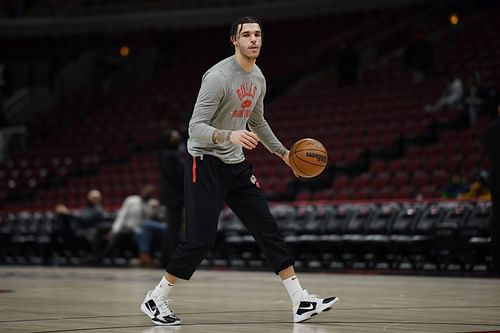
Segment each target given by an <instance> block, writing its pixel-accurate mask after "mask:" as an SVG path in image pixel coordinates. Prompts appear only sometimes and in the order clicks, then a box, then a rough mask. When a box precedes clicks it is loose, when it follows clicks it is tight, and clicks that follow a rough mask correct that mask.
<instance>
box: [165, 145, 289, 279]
mask: <svg viewBox="0 0 500 333" xmlns="http://www.w3.org/2000/svg"><path fill="white" fill-rule="evenodd" d="M252 169H253V168H252V166H251V165H250V164H249V163H248V162H247V161H246V160H245V161H243V162H241V163H237V164H226V163H223V162H222V161H221V160H219V159H218V158H216V157H213V156H209V155H204V156H202V157H196V158H193V159H192V164H191V163H186V170H185V172H184V198H185V207H186V239H185V241H184V242H183V243H182V244H180V245H179V246H177V248H176V250H175V252H174V255H173V256H172V258H171V259H170V262H169V263H168V266H167V272H168V273H170V274H173V275H174V276H176V277H178V278H181V279H185V280H189V279H190V278H191V276H192V275H193V273H194V271H195V270H196V268H197V267H198V265H199V264H200V263H201V261H202V260H203V259H204V258H205V256H206V254H207V253H208V251H210V250H211V249H212V248H213V247H214V245H215V240H216V236H217V224H218V220H219V214H220V212H221V209H222V207H223V205H224V202H225V203H226V204H227V205H228V206H229V207H230V208H231V209H232V210H233V212H234V213H235V214H236V216H238V217H239V219H240V220H241V221H242V222H243V224H244V225H245V226H246V227H247V229H248V230H249V231H250V232H251V234H252V235H253V237H254V238H255V241H256V242H257V244H258V245H259V247H260V249H261V250H262V252H264V255H265V257H266V261H267V263H268V264H269V266H271V268H272V269H273V271H274V272H275V273H276V274H278V272H280V271H281V270H283V269H285V268H287V267H289V266H291V265H293V264H294V259H293V258H292V256H291V255H290V252H289V251H288V249H287V248H286V245H285V243H284V242H283V239H282V238H281V236H280V234H279V231H278V224H277V222H276V220H275V218H274V217H273V215H272V214H271V212H270V211H269V207H268V204H267V200H266V198H265V195H264V192H263V191H262V189H261V188H260V185H259V183H258V181H257V180H256V178H255V177H254V176H253V173H252Z"/></svg>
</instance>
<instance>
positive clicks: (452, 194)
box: [443, 172, 469, 199]
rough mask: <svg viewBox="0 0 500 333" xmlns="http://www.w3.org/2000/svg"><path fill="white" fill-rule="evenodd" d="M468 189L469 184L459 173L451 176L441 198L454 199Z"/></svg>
mask: <svg viewBox="0 0 500 333" xmlns="http://www.w3.org/2000/svg"><path fill="white" fill-rule="evenodd" d="M468 189H469V183H468V182H467V180H466V179H465V177H464V176H462V174H461V173H460V172H455V173H454V174H452V175H451V177H450V180H449V181H448V183H447V184H446V186H445V188H444V191H443V198H446V199H456V198H458V197H459V196H460V195H462V194H463V193H465V192H467V191H468Z"/></svg>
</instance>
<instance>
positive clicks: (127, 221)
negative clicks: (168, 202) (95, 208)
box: [108, 185, 167, 267]
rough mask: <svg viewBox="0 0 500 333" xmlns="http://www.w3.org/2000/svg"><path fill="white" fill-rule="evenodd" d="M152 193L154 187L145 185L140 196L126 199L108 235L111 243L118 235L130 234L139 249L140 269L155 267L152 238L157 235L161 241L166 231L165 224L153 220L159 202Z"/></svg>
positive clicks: (135, 195) (131, 196)
mask: <svg viewBox="0 0 500 333" xmlns="http://www.w3.org/2000/svg"><path fill="white" fill-rule="evenodd" d="M153 192H154V187H153V186H151V185H146V186H144V187H143V188H142V189H141V192H140V194H134V195H130V196H128V197H126V198H125V200H124V202H123V204H122V206H121V207H120V210H119V211H118V213H117V215H116V219H115V220H114V222H113V225H112V226H111V230H110V231H109V234H108V239H109V240H111V241H113V239H114V238H116V237H117V236H118V235H119V234H120V233H126V232H132V233H133V235H134V239H135V241H136V244H137V247H138V249H139V265H140V266H141V267H153V266H154V265H155V263H154V260H153V254H152V245H153V238H154V236H155V235H158V236H159V237H161V239H163V238H164V237H165V233H166V231H167V224H165V223H163V222H159V221H156V220H154V218H155V215H156V213H157V209H158V207H159V202H158V200H157V199H154V198H153Z"/></svg>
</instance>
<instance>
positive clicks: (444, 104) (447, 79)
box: [425, 73, 464, 112]
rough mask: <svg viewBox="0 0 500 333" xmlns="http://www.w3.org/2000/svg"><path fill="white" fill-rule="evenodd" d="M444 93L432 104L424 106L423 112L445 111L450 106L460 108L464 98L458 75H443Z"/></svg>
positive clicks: (462, 86) (462, 85)
mask: <svg viewBox="0 0 500 333" xmlns="http://www.w3.org/2000/svg"><path fill="white" fill-rule="evenodd" d="M442 79H443V84H444V91H443V94H442V95H441V97H440V98H439V99H438V100H437V101H436V102H435V103H434V104H430V105H426V106H425V111H427V112H436V111H442V110H446V109H447V108H448V107H450V106H461V105H462V102H463V96H464V84H463V82H462V79H461V78H460V76H459V75H458V74H454V75H452V74H449V73H445V74H444V75H443V77H442Z"/></svg>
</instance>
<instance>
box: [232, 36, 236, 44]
mask: <svg viewBox="0 0 500 333" xmlns="http://www.w3.org/2000/svg"><path fill="white" fill-rule="evenodd" d="M231 44H233V45H235V46H236V37H235V36H231Z"/></svg>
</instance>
